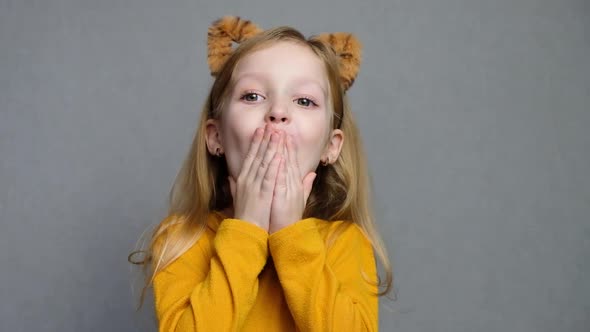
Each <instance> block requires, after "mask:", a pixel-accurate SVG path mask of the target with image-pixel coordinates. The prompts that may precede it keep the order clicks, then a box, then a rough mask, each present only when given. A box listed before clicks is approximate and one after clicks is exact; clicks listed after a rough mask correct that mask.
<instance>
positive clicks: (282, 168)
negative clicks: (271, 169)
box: [274, 157, 287, 195]
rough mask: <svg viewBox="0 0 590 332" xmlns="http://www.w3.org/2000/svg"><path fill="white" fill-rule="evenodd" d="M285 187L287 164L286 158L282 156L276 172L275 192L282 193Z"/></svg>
mask: <svg viewBox="0 0 590 332" xmlns="http://www.w3.org/2000/svg"><path fill="white" fill-rule="evenodd" d="M286 189H287V165H286V159H285V158H284V157H283V158H281V163H280V164H279V169H278V174H277V181H276V184H275V190H274V192H275V194H279V195H284V193H285V192H286Z"/></svg>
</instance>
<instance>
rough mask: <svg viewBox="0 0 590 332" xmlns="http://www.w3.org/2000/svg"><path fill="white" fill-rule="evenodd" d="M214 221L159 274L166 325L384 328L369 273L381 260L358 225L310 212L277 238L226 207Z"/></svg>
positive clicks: (157, 293) (162, 325)
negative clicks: (231, 214)
mask: <svg viewBox="0 0 590 332" xmlns="http://www.w3.org/2000/svg"><path fill="white" fill-rule="evenodd" d="M207 225H208V227H207V228H206V230H205V232H204V233H203V235H202V236H201V238H200V239H199V240H198V241H197V243H195V245H193V246H192V247H191V248H190V249H189V250H188V251H187V252H185V253H184V254H183V255H182V256H181V257H179V258H178V259H177V260H175V261H174V262H172V263H171V264H170V265H169V266H167V267H166V268H165V269H164V270H162V271H160V272H159V273H158V274H156V276H155V278H154V284H153V287H154V298H155V309H156V315H157V317H158V321H159V331H213V332H217V331H256V332H261V331H262V332H266V331H377V318H378V317H377V316H378V310H377V308H378V301H377V296H376V295H374V294H375V293H376V292H377V287H376V286H375V285H372V284H370V283H368V282H367V281H365V280H366V279H364V278H363V273H364V274H365V276H366V277H368V278H370V280H372V281H375V280H376V279H377V277H376V274H377V272H376V268H375V259H374V256H373V249H372V247H371V245H370V242H369V241H368V240H367V239H366V237H365V236H364V235H363V233H362V232H361V231H360V228H359V227H358V226H357V225H355V224H353V223H351V222H344V221H335V222H329V221H325V220H321V219H316V218H309V219H303V220H300V221H298V222H296V223H295V224H293V225H290V226H288V227H285V228H283V229H281V230H280V231H278V232H275V233H273V234H271V235H270V236H269V234H268V233H267V232H266V231H265V230H263V229H262V228H260V227H258V226H255V225H253V224H250V223H248V222H246V221H243V220H238V219H229V218H228V219H224V216H223V215H221V214H219V213H212V214H211V215H210V216H209V219H208V220H207ZM338 226H342V227H343V228H344V230H343V231H342V233H340V235H339V236H338V237H337V238H336V240H335V241H334V242H333V244H332V245H331V246H330V247H329V248H327V246H326V244H325V240H326V238H327V236H328V235H329V234H330V233H332V232H334V231H335V230H336V228H337V227H338ZM361 271H364V272H361Z"/></svg>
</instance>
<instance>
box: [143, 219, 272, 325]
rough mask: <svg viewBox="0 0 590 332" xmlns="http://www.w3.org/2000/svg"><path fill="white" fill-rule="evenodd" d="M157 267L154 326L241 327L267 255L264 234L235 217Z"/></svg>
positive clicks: (256, 227) (252, 302) (249, 307)
mask: <svg viewBox="0 0 590 332" xmlns="http://www.w3.org/2000/svg"><path fill="white" fill-rule="evenodd" d="M210 238H211V236H209V237H205V234H203V236H202V237H201V238H200V239H199V241H198V242H197V244H196V245H197V246H199V248H195V249H198V250H192V249H193V248H191V250H189V251H188V252H186V253H185V254H183V255H182V256H181V257H179V258H178V259H177V260H176V261H174V262H173V263H172V264H170V265H169V266H168V267H166V268H165V269H164V270H162V271H160V272H158V274H156V276H155V278H154V283H153V285H154V298H155V307H156V316H157V317H158V321H159V331H161V332H162V331H240V330H241V326H242V324H243V323H244V320H245V318H246V317H247V316H248V313H249V311H250V309H252V307H253V305H254V303H255V300H256V295H257V293H258V275H259V274H260V272H261V271H262V269H263V268H264V265H265V264H266V261H267V258H268V244H267V240H268V233H267V232H266V231H264V230H263V229H262V228H259V227H258V226H255V225H253V224H250V223H248V222H245V221H242V220H238V219H225V220H224V221H222V223H221V225H220V226H219V229H218V230H217V233H216V235H215V237H214V238H213V240H212V241H213V246H212V249H206V247H211V245H210V244H209V245H207V243H205V242H207V241H211V240H209V239H210Z"/></svg>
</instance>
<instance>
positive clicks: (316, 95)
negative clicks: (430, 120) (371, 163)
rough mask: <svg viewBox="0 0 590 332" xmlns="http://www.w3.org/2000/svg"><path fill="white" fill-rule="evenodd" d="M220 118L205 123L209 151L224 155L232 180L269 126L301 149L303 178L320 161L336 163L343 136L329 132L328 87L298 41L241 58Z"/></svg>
mask: <svg viewBox="0 0 590 332" xmlns="http://www.w3.org/2000/svg"><path fill="white" fill-rule="evenodd" d="M232 79H233V82H234V85H233V89H232V91H229V94H228V100H227V101H226V104H225V105H226V106H225V109H224V110H223V111H222V115H221V119H220V120H219V121H217V120H209V121H208V123H207V144H208V147H209V151H210V152H213V151H215V148H216V147H219V148H221V149H222V151H224V153H225V157H226V160H227V166H228V170H229V173H230V175H231V176H232V177H233V178H234V179H235V178H237V176H238V174H239V173H240V169H241V167H242V161H243V160H244V158H245V156H246V153H247V151H248V148H249V146H250V142H251V140H252V136H253V135H254V131H255V130H256V128H261V127H264V126H265V124H269V125H270V126H271V127H272V128H274V130H276V131H284V132H285V133H286V134H287V135H290V136H291V137H292V139H293V142H294V144H295V146H296V147H297V160H298V162H299V167H300V170H301V172H303V174H301V177H303V176H305V175H306V174H307V173H309V172H311V171H314V170H315V169H316V167H317V165H318V163H319V161H320V159H321V158H322V159H325V158H326V157H329V159H330V160H331V161H332V162H333V161H335V160H336V158H337V157H338V154H339V153H340V148H341V145H342V140H343V134H342V131H340V130H339V129H336V130H331V128H330V120H331V116H332V106H331V105H330V104H331V102H330V95H329V82H328V77H327V74H326V70H325V67H324V64H323V63H322V61H321V60H320V59H319V58H318V56H317V55H315V54H314V53H313V51H312V50H310V49H309V48H307V47H306V46H303V45H299V44H296V43H294V42H285V41H283V42H278V43H275V44H273V45H271V46H269V47H266V48H263V49H260V50H257V51H254V52H252V53H251V54H248V55H247V56H245V57H244V58H242V59H241V60H240V61H239V63H238V64H237V66H236V68H235V70H234V72H233V77H232Z"/></svg>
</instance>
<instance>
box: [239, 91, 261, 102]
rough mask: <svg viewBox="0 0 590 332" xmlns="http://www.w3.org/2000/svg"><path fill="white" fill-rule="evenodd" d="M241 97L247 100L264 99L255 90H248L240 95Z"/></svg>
mask: <svg viewBox="0 0 590 332" xmlns="http://www.w3.org/2000/svg"><path fill="white" fill-rule="evenodd" d="M240 99H242V100H245V101H247V102H256V101H260V100H261V99H262V96H261V95H259V94H257V93H254V92H248V93H246V94H244V95H243V96H242V97H240Z"/></svg>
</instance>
